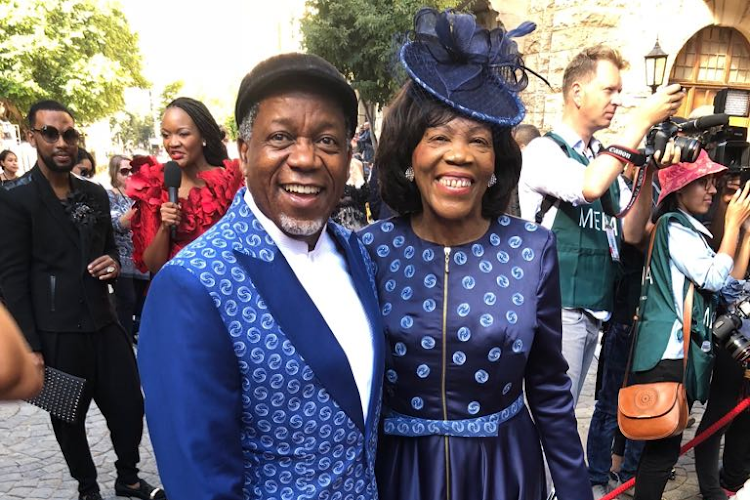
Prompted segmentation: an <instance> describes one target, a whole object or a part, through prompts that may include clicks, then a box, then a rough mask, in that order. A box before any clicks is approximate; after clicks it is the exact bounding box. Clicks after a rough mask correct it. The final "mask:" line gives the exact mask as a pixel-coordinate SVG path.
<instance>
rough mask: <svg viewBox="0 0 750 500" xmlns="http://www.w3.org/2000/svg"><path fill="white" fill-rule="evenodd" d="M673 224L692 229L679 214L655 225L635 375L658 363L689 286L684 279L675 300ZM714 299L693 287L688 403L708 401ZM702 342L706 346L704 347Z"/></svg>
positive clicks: (643, 286)
mask: <svg viewBox="0 0 750 500" xmlns="http://www.w3.org/2000/svg"><path fill="white" fill-rule="evenodd" d="M672 221H675V222H678V223H679V224H682V225H683V226H685V227H686V228H688V229H691V230H695V229H694V228H693V225H692V224H691V223H690V221H689V220H688V218H687V217H686V216H685V215H684V214H681V213H678V212H670V213H668V214H665V215H663V216H662V217H661V218H660V219H659V222H658V224H657V225H656V228H655V231H656V236H655V237H656V240H655V241H654V248H653V251H652V253H651V264H650V265H649V267H648V269H647V271H646V274H645V275H644V279H643V282H642V284H641V299H640V303H639V305H638V311H639V315H640V318H639V321H638V327H637V332H636V344H635V350H634V352H633V363H632V368H631V370H632V371H634V372H643V371H647V370H650V369H652V368H654V367H655V366H656V364H657V363H659V361H661V358H662V356H663V355H664V351H665V350H666V349H667V344H668V343H669V337H670V335H671V333H672V326H673V325H674V322H675V319H676V318H677V310H676V309H675V300H679V301H680V302H681V303H683V304H684V303H685V295H686V294H687V290H688V287H689V285H690V281H688V278H687V277H686V278H685V287H684V288H683V291H682V297H674V295H673V293H672V273H671V271H670V269H669V261H670V258H669V223H670V222H672ZM713 296H714V294H713V293H712V292H709V291H705V290H700V289H698V288H697V287H696V288H695V292H694V294H693V311H692V322H691V325H690V332H691V333H690V351H689V353H688V364H687V373H686V375H685V388H686V390H687V394H688V397H689V398H690V399H691V400H698V401H703V402H705V401H706V399H707V398H708V388H709V382H710V380H711V368H712V364H713V344H712V343H711V325H712V323H713V319H714V302H713V300H712V298H713ZM680 322H682V318H680ZM678 338H680V339H682V331H680V333H679V334H678ZM705 341H708V343H707V344H705ZM702 345H707V346H710V349H711V350H709V352H704V351H703V350H701V347H702Z"/></svg>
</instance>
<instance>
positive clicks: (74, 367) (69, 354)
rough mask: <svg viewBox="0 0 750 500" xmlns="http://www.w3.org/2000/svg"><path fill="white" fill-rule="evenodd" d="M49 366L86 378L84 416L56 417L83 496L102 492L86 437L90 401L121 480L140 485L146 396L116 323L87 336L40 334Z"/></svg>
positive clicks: (54, 423) (57, 433) (62, 444)
mask: <svg viewBox="0 0 750 500" xmlns="http://www.w3.org/2000/svg"><path fill="white" fill-rule="evenodd" d="M39 333H40V336H41V340H42V354H43V355H44V361H45V363H46V364H47V365H49V366H51V367H53V368H57V369H59V370H62V371H65V372H68V373H70V374H72V375H76V376H79V377H83V378H85V379H86V387H85V389H84V393H83V397H82V398H81V408H82V413H81V415H82V417H81V418H80V419H79V421H78V422H77V423H75V424H69V423H66V422H64V421H62V420H60V419H58V418H55V417H52V428H53V429H54V431H55V437H56V438H57V442H58V443H59V444H60V449H61V450H62V453H63V456H64V457H65V462H66V463H67V464H68V468H69V469H70V475H71V476H73V478H74V479H75V480H76V481H78V491H79V492H80V493H84V494H85V493H90V492H93V491H98V490H99V486H98V484H97V481H96V467H95V465H94V461H93V460H92V457H91V450H90V449H89V443H88V439H87V438H86V425H85V424H86V422H85V415H86V413H87V412H88V409H89V405H90V404H91V400H92V399H93V400H94V401H96V404H97V406H98V407H99V409H100V410H101V412H102V415H103V416H104V418H105V419H106V421H107V427H108V428H109V431H110V434H111V439H112V445H113V447H114V451H115V455H116V456H117V461H116V462H115V468H116V469H117V478H118V480H120V481H122V482H124V483H125V484H133V483H136V482H138V468H137V467H136V465H137V464H138V462H139V461H140V457H139V455H138V447H139V446H140V443H141V437H142V435H143V395H142V394H141V383H140V378H139V377H138V368H137V365H136V361H135V355H134V354H133V349H132V347H131V344H130V342H129V339H128V337H127V335H126V333H125V331H124V330H123V329H122V327H121V326H120V325H119V324H118V323H116V322H115V323H112V324H110V325H108V326H106V327H104V328H102V329H101V330H99V331H96V332H89V333H58V332H39Z"/></svg>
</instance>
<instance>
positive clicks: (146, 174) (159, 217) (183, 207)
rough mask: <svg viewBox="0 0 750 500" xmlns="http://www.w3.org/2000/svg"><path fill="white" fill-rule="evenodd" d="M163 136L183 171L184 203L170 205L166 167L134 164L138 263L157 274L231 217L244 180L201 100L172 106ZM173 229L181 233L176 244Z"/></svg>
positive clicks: (130, 191) (149, 160)
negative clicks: (227, 214)
mask: <svg viewBox="0 0 750 500" xmlns="http://www.w3.org/2000/svg"><path fill="white" fill-rule="evenodd" d="M161 136H162V140H163V141H164V148H165V149H166V150H167V153H168V154H169V157H170V158H171V159H172V160H173V161H175V162H177V164H178V165H179V166H180V168H181V169H182V182H181V183H180V189H179V203H171V202H169V199H168V195H167V190H166V189H165V188H164V165H162V164H161V163H158V162H157V161H156V159H155V158H153V157H140V158H136V159H134V160H133V161H132V162H131V165H133V170H134V172H135V173H134V174H133V176H132V177H131V179H130V182H129V184H128V188H127V195H128V196H129V197H130V198H132V199H133V200H134V201H135V208H136V210H135V214H134V215H133V218H132V219H131V228H132V230H133V261H134V262H135V265H136V267H138V269H140V270H141V271H144V272H145V271H150V272H151V273H156V272H157V271H159V269H161V267H162V266H163V265H164V264H165V263H166V262H167V261H168V260H169V259H171V258H172V257H174V255H175V254H176V253H177V252H179V251H180V250H181V249H182V248H183V247H185V246H186V245H187V244H188V243H190V242H191V241H193V240H194V239H196V238H197V237H198V236H200V235H201V234H203V233H204V232H205V231H206V230H207V229H208V228H209V227H211V226H212V225H213V224H214V223H216V221H218V220H219V219H220V218H221V217H222V216H223V215H224V214H225V213H226V211H227V209H228V208H229V205H230V204H231V203H232V199H233V198H234V195H235V193H237V190H238V189H239V187H240V185H241V183H242V180H243V177H242V174H241V173H240V170H239V162H238V161H237V160H229V159H228V157H227V150H226V147H225V146H224V144H223V143H222V140H221V139H222V134H221V131H220V130H219V126H218V125H217V123H216V120H214V118H213V117H212V116H211V113H210V112H209V111H208V109H207V108H206V106H205V105H204V104H203V103H201V102H200V101H196V100H195V99H191V98H189V97H179V98H177V99H175V100H174V101H172V102H171V103H169V105H168V106H167V108H166V110H165V111H164V116H163V117H162V121H161ZM173 226H174V227H176V228H177V232H176V237H175V239H174V240H171V239H170V229H171V228H172V227H173Z"/></svg>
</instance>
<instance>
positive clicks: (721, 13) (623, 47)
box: [491, 0, 750, 143]
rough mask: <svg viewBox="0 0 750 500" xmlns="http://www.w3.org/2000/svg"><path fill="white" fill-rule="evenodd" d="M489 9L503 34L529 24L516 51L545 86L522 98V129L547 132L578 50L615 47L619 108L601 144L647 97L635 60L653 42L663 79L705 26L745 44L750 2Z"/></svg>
mask: <svg viewBox="0 0 750 500" xmlns="http://www.w3.org/2000/svg"><path fill="white" fill-rule="evenodd" d="M491 3H492V6H493V8H494V9H495V10H496V11H498V13H499V18H500V19H501V20H503V22H504V24H505V26H506V27H508V28H513V27H515V26H516V25H517V24H519V23H520V22H521V21H524V20H532V21H534V22H536V23H537V26H538V27H537V30H536V31H535V32H534V33H532V34H531V35H529V36H527V37H525V40H523V39H522V41H521V43H519V45H520V46H521V48H522V51H523V52H524V54H525V59H524V60H525V63H526V65H527V66H528V67H529V68H532V69H534V70H535V71H537V72H538V73H539V74H541V75H542V76H544V77H545V78H546V79H547V80H548V81H549V82H550V84H551V86H552V88H551V89H550V88H548V87H547V86H546V85H545V84H544V83H542V82H541V81H539V80H538V79H536V78H535V77H533V76H532V77H531V78H530V82H531V83H530V85H529V87H528V89H527V90H526V92H525V93H524V96H523V99H524V102H525V103H526V106H527V117H526V119H525V122H526V123H532V124H534V125H536V126H537V127H539V128H540V129H541V130H543V131H546V130H549V129H550V128H552V127H553V126H554V125H555V123H557V122H558V121H559V120H560V117H561V115H562V95H561V92H560V89H561V85H562V77H563V71H564V70H565V66H566V65H567V64H568V62H569V61H570V59H572V58H573V56H574V55H575V54H576V53H578V52H579V51H580V50H581V49H582V48H584V47H587V46H590V45H594V44H597V43H606V44H608V45H611V46H613V47H615V48H618V49H619V50H620V51H621V52H622V53H623V55H624V56H625V58H626V59H627V60H628V61H629V62H630V69H629V70H628V71H625V72H623V75H622V76H623V87H624V89H623V90H624V96H623V106H622V107H621V108H620V109H619V110H618V112H617V115H616V116H615V119H614V121H613V124H612V127H611V128H610V130H608V131H602V132H600V133H599V134H598V136H599V137H600V138H601V139H602V140H603V141H604V142H605V143H606V142H607V139H608V138H609V137H611V136H612V135H613V134H616V133H617V131H618V130H620V129H621V127H622V126H623V124H624V123H626V122H627V115H628V114H629V112H630V111H631V110H632V108H633V107H634V106H636V105H637V104H638V103H640V102H642V101H643V99H645V98H646V97H648V95H649V94H650V89H649V88H648V87H647V86H646V75H645V63H644V59H643V56H644V55H646V54H647V53H648V52H649V51H650V50H651V49H652V48H653V46H654V43H655V41H656V38H657V36H658V38H659V43H660V45H661V47H662V49H663V50H664V51H665V52H666V53H668V54H669V56H670V57H669V59H668V61H667V71H666V77H665V78H669V74H670V71H671V68H672V65H673V63H674V59H675V57H676V56H677V54H678V53H679V51H680V49H681V48H682V47H683V45H684V44H685V43H686V42H687V41H688V40H689V39H690V37H692V36H693V35H694V34H695V33H696V32H698V31H700V30H701V29H702V28H704V27H706V26H710V25H721V26H728V27H733V28H736V29H738V30H739V31H740V32H741V33H742V34H743V35H745V36H746V37H747V38H749V39H750V2H748V1H747V0H716V1H713V0H667V1H657V0H629V1H628V0H599V1H596V0H510V1H508V0H505V1H501V0H492V1H491Z"/></svg>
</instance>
